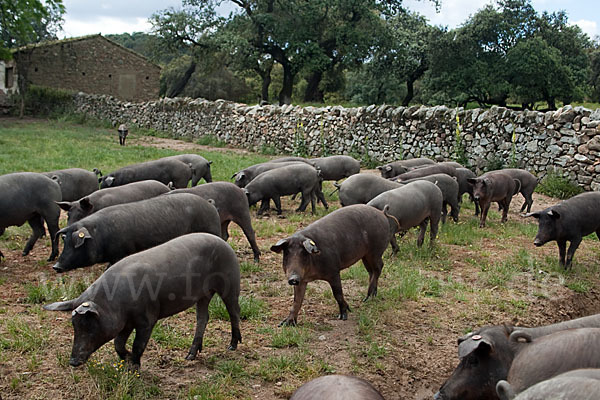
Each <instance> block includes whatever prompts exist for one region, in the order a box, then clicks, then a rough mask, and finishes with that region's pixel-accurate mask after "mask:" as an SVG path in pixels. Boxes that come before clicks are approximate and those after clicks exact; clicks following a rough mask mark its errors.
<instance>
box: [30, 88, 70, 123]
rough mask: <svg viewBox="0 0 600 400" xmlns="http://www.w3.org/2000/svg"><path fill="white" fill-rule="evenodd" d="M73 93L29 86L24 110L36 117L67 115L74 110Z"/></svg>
mask: <svg viewBox="0 0 600 400" xmlns="http://www.w3.org/2000/svg"><path fill="white" fill-rule="evenodd" d="M74 107H75V105H74V102H73V93H72V92H70V91H67V90H62V89H53V88H47V87H43V86H36V85H30V86H29V87H28V89H27V92H26V93H25V110H26V112H27V113H28V114H32V115H38V116H40V115H41V116H49V115H57V114H58V115H60V114H67V113H70V112H72V111H73V110H74Z"/></svg>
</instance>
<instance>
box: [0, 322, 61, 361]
mask: <svg viewBox="0 0 600 400" xmlns="http://www.w3.org/2000/svg"><path fill="white" fill-rule="evenodd" d="M4 330H5V332H6V333H5V334H3V335H1V336H0V349H4V350H13V351H18V352H20V353H34V352H40V351H42V349H43V348H44V347H45V346H46V343H47V340H48V339H47V338H48V334H49V331H48V328H47V327H44V326H39V327H38V326H36V324H31V323H27V322H25V321H23V320H20V319H8V320H5V321H4Z"/></svg>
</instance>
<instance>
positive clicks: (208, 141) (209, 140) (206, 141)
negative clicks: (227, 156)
mask: <svg viewBox="0 0 600 400" xmlns="http://www.w3.org/2000/svg"><path fill="white" fill-rule="evenodd" d="M196 143H197V144H199V145H201V146H211V147H226V146H227V142H225V141H223V140H220V139H219V138H218V137H217V136H216V135H203V136H200V137H199V138H198V139H197V140H196Z"/></svg>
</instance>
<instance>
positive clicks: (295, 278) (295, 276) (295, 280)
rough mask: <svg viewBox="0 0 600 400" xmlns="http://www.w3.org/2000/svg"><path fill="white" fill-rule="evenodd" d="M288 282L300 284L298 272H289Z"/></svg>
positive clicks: (293, 284) (295, 284)
mask: <svg viewBox="0 0 600 400" xmlns="http://www.w3.org/2000/svg"><path fill="white" fill-rule="evenodd" d="M288 283H289V284H290V285H292V286H298V285H299V284H300V276H298V274H295V273H294V274H291V275H290V276H289V277H288Z"/></svg>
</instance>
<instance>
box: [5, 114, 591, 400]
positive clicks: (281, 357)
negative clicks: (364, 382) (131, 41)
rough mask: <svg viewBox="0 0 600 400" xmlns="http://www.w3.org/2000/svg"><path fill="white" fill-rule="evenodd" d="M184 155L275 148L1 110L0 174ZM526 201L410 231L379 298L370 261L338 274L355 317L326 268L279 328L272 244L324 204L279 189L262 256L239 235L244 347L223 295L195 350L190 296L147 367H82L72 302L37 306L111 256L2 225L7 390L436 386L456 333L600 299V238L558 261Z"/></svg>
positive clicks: (272, 391)
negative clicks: (340, 302)
mask: <svg viewBox="0 0 600 400" xmlns="http://www.w3.org/2000/svg"><path fill="white" fill-rule="evenodd" d="M203 143H205V144H206V142H203ZM211 144H214V143H211ZM179 152H196V153H199V154H202V155H203V156H205V157H206V158H207V159H209V160H212V161H213V165H212V171H213V178H214V179H215V180H227V181H228V180H230V177H231V175H232V174H233V173H234V172H236V171H238V170H239V169H242V168H243V167H246V166H248V165H251V164H254V163H257V162H262V161H265V160H267V159H268V158H269V157H268V156H266V155H262V154H254V153H249V152H245V151H241V150H239V149H228V148H207V147H205V146H201V145H199V144H194V143H189V142H181V141H172V140H168V139H164V138H156V137H146V136H143V135H141V134H139V133H136V132H132V133H131V134H130V137H129V138H128V146H126V147H120V146H119V145H118V140H117V135H116V130H114V129H106V128H101V127H100V128H98V127H90V126H83V125H75V124H72V123H66V122H57V121H40V120H31V121H18V120H0V174H5V173H10V172H15V171H49V170H53V169H59V168H67V167H81V168H86V169H92V168H100V169H101V170H102V171H103V172H105V173H107V172H110V171H111V170H113V169H116V168H118V167H121V166H124V165H127V164H131V163H134V162H140V161H146V160H150V159H155V158H159V157H163V156H168V155H173V154H177V153H179ZM332 189H333V186H332V185H331V183H329V182H327V183H326V184H325V190H324V191H325V192H326V194H327V195H328V200H329V202H330V204H331V206H332V207H331V208H330V211H331V210H332V209H335V208H338V207H339V202H338V201H337V195H336V194H332V195H330V193H331V192H332ZM0 196H1V193H0ZM534 200H535V203H534V209H540V208H541V207H545V206H547V205H550V204H553V203H554V202H555V201H556V199H552V198H549V197H546V196H542V195H539V194H535V197H534ZM522 201H523V200H522V198H521V197H515V199H514V201H513V203H512V204H511V213H510V214H509V221H508V222H507V223H506V224H500V223H499V220H500V215H499V213H497V212H495V211H491V212H490V215H489V216H488V223H487V225H488V226H487V227H486V228H484V229H480V228H479V227H478V219H477V218H476V217H475V216H474V215H473V213H474V211H473V206H472V204H470V203H469V202H468V201H465V202H463V208H462V210H461V216H460V221H459V222H458V223H452V222H448V223H446V224H445V225H444V226H443V227H441V229H440V235H439V240H438V244H437V246H436V247H434V248H429V247H427V244H428V239H426V242H425V244H426V246H425V247H423V248H421V249H418V248H416V246H415V242H416V234H415V232H412V231H411V232H409V233H408V234H407V235H406V236H405V237H404V238H402V239H400V240H399V244H400V252H399V253H398V254H397V255H392V254H391V251H390V250H389V249H388V251H387V252H386V255H385V259H384V262H385V267H384V270H383V274H382V276H381V278H380V281H379V293H378V296H377V298H375V299H373V300H370V301H368V302H366V303H362V302H361V299H362V298H363V297H364V295H365V293H366V289H367V284H368V274H367V273H366V271H365V269H364V268H363V267H362V265H360V263H358V264H357V265H354V266H352V267H351V268H349V269H347V270H345V271H343V272H342V286H343V289H344V294H345V296H346V300H347V302H348V303H349V304H350V307H351V309H352V312H351V313H350V314H349V316H348V320H347V321H339V320H337V319H335V316H336V314H337V305H336V303H335V300H334V299H333V295H332V294H331V290H330V289H329V286H328V285H327V284H326V283H324V282H319V281H317V282H313V283H311V284H309V285H308V289H307V294H306V298H305V301H304V305H303V307H302V310H301V312H300V315H299V324H298V326H297V327H283V328H280V327H278V326H277V325H278V323H279V322H280V321H281V320H282V319H283V318H284V317H285V316H286V315H287V313H288V311H289V307H291V303H292V298H293V295H292V289H291V288H290V287H289V286H288V285H287V282H285V277H284V276H283V273H282V270H281V256H280V255H278V254H274V253H272V252H270V251H269V248H270V246H271V245H272V244H274V243H275V242H276V241H277V240H279V239H281V238H285V237H287V236H289V235H291V234H292V233H293V232H295V231H296V230H298V229H299V228H301V227H304V226H306V225H308V224H309V223H310V222H312V221H314V220H316V219H318V218H320V217H322V216H323V215H325V214H326V213H327V212H326V211H325V210H324V209H323V208H322V207H319V208H318V212H317V214H316V215H312V214H310V213H308V212H307V213H295V212H294V211H293V210H294V209H295V207H296V206H297V201H292V200H290V199H286V200H285V201H284V202H283V208H284V214H283V218H279V217H277V216H275V215H270V216H265V217H262V218H257V217H256V210H255V209H253V210H252V211H251V213H252V216H253V226H254V228H255V230H256V235H257V240H258V243H259V247H260V249H261V251H262V253H263V255H262V258H261V262H260V263H258V264H255V263H254V262H253V258H252V252H251V249H250V246H249V245H248V242H247V241H246V239H245V237H244V236H243V234H242V232H241V230H240V229H238V228H237V226H235V227H232V229H231V236H232V237H231V238H230V240H229V243H230V244H231V246H232V247H233V249H234V250H235V251H236V253H237V255H238V258H239V260H240V263H241V274H242V293H241V297H240V304H241V308H242V316H243V318H244V319H243V321H242V327H241V328H242V336H243V343H242V344H240V345H239V347H238V350H237V351H235V352H229V351H227V350H226V347H227V344H228V342H229V335H230V332H229V323H228V321H227V319H228V315H227V312H226V310H225V307H224V305H223V303H222V301H220V299H218V298H215V299H213V301H212V303H211V306H210V314H211V320H210V321H209V323H208V326H207V329H206V333H205V339H204V350H203V352H202V353H201V354H200V355H199V356H198V359H197V360H196V361H193V362H189V361H186V360H185V359H184V357H185V355H186V354H187V350H188V347H189V346H190V344H191V340H192V337H193V331H194V325H195V314H194V310H193V309H190V310H188V311H186V312H183V313H181V314H178V315H175V316H173V317H169V318H166V319H164V320H161V321H160V322H159V323H158V324H157V325H156V327H155V329H154V332H153V334H152V339H151V340H150V343H149V344H148V347H147V349H146V352H145V353H144V356H143V357H142V366H141V370H140V371H139V372H134V371H130V370H128V369H127V368H126V366H125V365H123V364H122V363H120V362H119V360H118V357H117V355H116V353H115V352H114V349H113V347H112V344H106V345H104V346H103V347H102V348H101V349H100V350H98V351H97V352H96V353H95V354H94V355H93V356H92V358H91V359H90V360H89V361H88V363H87V364H86V365H84V366H82V367H79V368H76V369H73V368H71V367H69V365H68V360H69V355H70V350H71V348H70V347H71V343H72V337H73V330H72V327H71V324H70V320H69V314H68V313H64V314H63V313H52V312H48V311H44V310H43V309H42V307H41V306H42V305H43V304H46V303H49V302H52V301H57V300H61V299H69V298H73V297H75V296H77V295H78V294H79V293H81V292H82V291H83V290H84V289H85V288H86V287H87V286H88V285H89V284H90V283H91V282H93V280H94V279H96V278H97V277H98V276H99V275H100V274H101V273H102V271H103V270H104V266H102V265H96V266H93V267H90V268H84V269H79V270H75V271H71V272H70V273H68V274H63V275H56V274H55V273H54V272H53V271H52V269H51V264H50V263H48V262H46V261H45V259H46V258H47V256H48V254H49V249H50V247H49V245H50V243H49V240H48V239H47V238H45V239H43V240H40V241H39V242H38V243H37V244H36V247H35V248H34V250H33V251H32V253H31V254H30V255H29V256H27V257H22V256H21V250H22V248H23V246H24V243H25V241H26V239H27V237H28V236H29V234H30V228H29V227H28V226H22V227H11V228H9V229H7V231H6V232H5V233H4V235H2V236H0V249H2V251H3V252H4V254H5V255H6V259H4V260H3V261H2V262H1V263H0V393H1V396H2V399H12V398H15V399H17V398H18V399H22V398H29V399H46V398H54V399H63V398H64V399H82V398H85V399H100V398H101V399H164V398H170V399H251V398H259V399H280V398H289V396H290V395H291V393H292V392H293V391H294V390H295V388H297V387H298V386H299V385H300V384H301V383H303V382H305V381H307V380H309V379H312V378H315V377H317V376H320V375H323V374H329V373H344V374H354V375H358V376H361V377H364V378H366V379H368V380H369V381H371V382H372V383H373V384H374V385H375V386H376V387H377V388H378V389H379V390H380V391H381V392H382V394H383V395H384V396H385V397H386V398H387V399H399V398H403V399H425V398H431V397H432V395H433V393H434V392H435V391H436V390H437V389H438V388H439V386H440V385H441V383H443V381H444V380H445V379H446V378H447V376H448V375H449V374H450V372H451V371H452V369H453V368H454V366H455V365H456V363H457V359H456V338H457V337H458V336H459V335H462V334H464V333H466V332H468V331H470V330H472V329H474V328H476V327H478V326H481V325H485V324H499V323H503V322H507V323H515V324H524V325H537V324H544V323H549V322H555V321H559V320H564V319H566V318H569V317H577V316H581V315H587V314H589V313H591V312H598V308H599V306H600V301H599V300H598V290H597V285H598V265H597V260H598V256H599V255H600V246H599V245H598V243H597V239H596V238H595V237H588V238H586V239H585V240H584V241H583V243H582V244H581V246H580V249H579V250H578V251H577V253H576V254H575V260H574V265H573V269H572V270H571V271H568V272H565V271H563V270H562V269H560V268H559V266H558V263H557V253H558V251H557V249H556V245H555V244H554V243H549V244H547V245H545V246H544V247H542V248H535V247H534V246H533V243H532V242H533V238H534V236H535V233H536V231H537V225H536V224H535V221H534V220H530V219H522V218H521V217H520V216H519V215H518V213H517V211H518V209H519V208H520V206H521V203H522ZM64 224H65V221H64V220H63V221H62V225H63V226H64Z"/></svg>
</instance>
